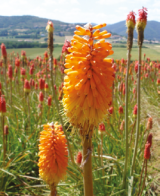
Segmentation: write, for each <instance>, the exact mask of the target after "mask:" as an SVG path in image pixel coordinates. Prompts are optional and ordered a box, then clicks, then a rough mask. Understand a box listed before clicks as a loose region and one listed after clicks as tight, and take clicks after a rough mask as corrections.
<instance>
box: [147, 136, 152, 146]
mask: <svg viewBox="0 0 160 196" xmlns="http://www.w3.org/2000/svg"><path fill="white" fill-rule="evenodd" d="M152 137H153V135H152V133H150V134H149V135H148V138H147V143H148V144H150V147H151V146H152Z"/></svg>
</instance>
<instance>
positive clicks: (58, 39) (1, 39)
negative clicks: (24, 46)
mask: <svg viewBox="0 0 160 196" xmlns="http://www.w3.org/2000/svg"><path fill="white" fill-rule="evenodd" d="M45 38H46V37H41V38H40V39H31V38H15V37H14V36H9V37H5V36H0V42H6V41H25V40H28V41H32V42H40V43H44V42H45V41H44V39H45ZM64 41H65V37H64V36H63V37H62V36H57V35H55V36H54V43H61V44H63V43H64Z"/></svg>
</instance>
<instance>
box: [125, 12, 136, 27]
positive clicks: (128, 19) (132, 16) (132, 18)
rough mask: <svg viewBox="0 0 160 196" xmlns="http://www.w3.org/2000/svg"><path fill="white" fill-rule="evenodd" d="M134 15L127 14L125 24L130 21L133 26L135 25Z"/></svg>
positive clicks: (131, 13)
mask: <svg viewBox="0 0 160 196" xmlns="http://www.w3.org/2000/svg"><path fill="white" fill-rule="evenodd" d="M135 15H136V13H135V12H133V11H132V12H129V14H128V15H127V19H126V22H128V21H132V22H133V24H134V25H135V24H136V21H135Z"/></svg>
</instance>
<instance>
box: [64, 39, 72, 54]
mask: <svg viewBox="0 0 160 196" xmlns="http://www.w3.org/2000/svg"><path fill="white" fill-rule="evenodd" d="M69 47H71V43H70V42H69V41H68V40H66V41H65V43H64V45H63V47H62V53H65V54H70V52H69V51H68V48H69Z"/></svg>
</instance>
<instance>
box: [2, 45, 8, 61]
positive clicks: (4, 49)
mask: <svg viewBox="0 0 160 196" xmlns="http://www.w3.org/2000/svg"><path fill="white" fill-rule="evenodd" d="M1 53H2V57H3V58H7V51H6V46H5V45H4V44H3V43H2V44H1Z"/></svg>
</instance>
